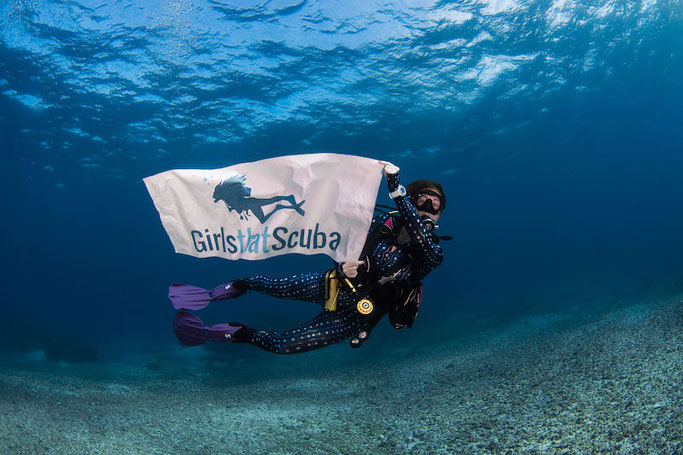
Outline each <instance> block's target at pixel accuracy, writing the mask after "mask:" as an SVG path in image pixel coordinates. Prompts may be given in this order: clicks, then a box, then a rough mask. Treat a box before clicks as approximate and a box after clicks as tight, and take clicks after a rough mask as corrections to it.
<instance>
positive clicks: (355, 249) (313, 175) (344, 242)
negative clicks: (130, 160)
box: [144, 153, 383, 262]
mask: <svg viewBox="0 0 683 455" xmlns="http://www.w3.org/2000/svg"><path fill="white" fill-rule="evenodd" d="M382 168H383V165H382V164H381V163H380V162H379V161H378V160H373V159H369V158H362V157H357V156H349V155H338V154H333V153H319V154H312V155H293V156H284V157H278V158H271V159H266V160H261V161H256V162H253V163H243V164H237V165H235V166H230V167H226V168H222V169H214V170H199V169H182V170H172V171H166V172H162V173H161V174H157V175H154V176H152V177H147V178H145V179H144V182H145V185H147V190H148V191H149V194H150V195H151V196H152V199H153V200H154V205H155V206H156V208H157V210H158V211H159V215H160V216H161V222H162V223H163V225H164V228H165V229H166V232H167V233H168V236H169V237H170V238H171V242H172V243H173V246H174V248H175V251H176V252H177V253H183V254H188V255H190V256H196V257H199V258H205V257H210V256H218V257H222V258H226V259H239V258H243V259H249V260H255V259H265V258H268V257H272V256H278V255H281V254H287V253H301V254H321V253H322V254H326V255H328V256H330V257H332V258H333V259H334V260H336V261H340V262H343V261H351V260H357V259H358V257H359V256H360V253H361V250H362V248H363V244H364V243H365V239H366V237H367V234H368V229H369V228H370V223H371V222H372V216H373V212H374V207H375V201H376V200H377V191H378V189H379V185H380V182H381V180H382Z"/></svg>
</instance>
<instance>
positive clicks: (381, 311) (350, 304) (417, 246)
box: [169, 162, 449, 354]
mask: <svg viewBox="0 0 683 455" xmlns="http://www.w3.org/2000/svg"><path fill="white" fill-rule="evenodd" d="M383 164H384V165H385V166H384V175H385V177H386V180H387V186H388V188H389V196H390V197H391V198H392V199H393V200H394V202H395V203H396V207H397V209H398V210H397V211H392V212H383V213H381V214H379V215H376V216H375V217H374V218H373V220H372V224H371V226H370V230H369V233H368V237H367V240H366V242H365V246H364V247H363V251H362V253H361V256H360V258H359V259H358V260H357V261H349V262H343V263H339V264H336V266H335V267H334V268H333V269H331V270H328V271H326V272H314V273H307V274H301V275H295V276H292V277H287V278H271V277H266V276H255V277H253V278H244V279H238V280H234V281H231V282H230V283H227V284H224V285H220V286H218V287H216V288H214V289H212V290H210V291H209V290H206V289H202V288H198V287H194V286H189V285H184V284H174V285H172V286H171V287H170V289H169V298H170V299H171V302H172V303H173V306H174V307H175V308H176V309H178V310H199V309H201V308H204V307H206V306H207V305H208V304H209V303H210V302H212V301H216V300H226V299H232V298H236V297H239V296H241V295H242V294H244V293H245V292H247V291H249V290H251V291H256V292H260V293H264V294H268V295H271V296H273V297H278V298H282V299H291V300H305V301H310V302H313V303H316V304H319V305H321V306H322V307H323V308H324V310H323V311H322V312H321V313H320V314H319V315H318V316H316V317H314V318H313V319H312V320H310V321H308V322H307V323H305V324H304V325H302V326H300V327H298V328H295V329H292V330H287V331H285V332H281V333H278V332H274V331H266V330H256V329H254V328H252V327H250V326H248V325H245V324H242V323H235V322H231V323H229V324H217V325H212V326H205V325H204V324H203V323H202V321H201V320H200V319H199V318H198V317H197V316H195V315H193V314H191V313H188V312H186V311H178V312H177V313H176V317H175V320H174V323H173V327H174V330H175V333H176V336H177V337H178V340H179V341H180V343H181V344H183V345H186V346H196V345H200V344H203V343H204V342H205V341H206V340H212V341H231V342H233V343H249V344H252V345H254V346H257V347H259V348H261V349H264V350H266V351H270V352H274V353H278V354H295V353H299V352H305V351H310V350H313V349H318V348H322V347H324V346H327V345H330V344H334V343H338V342H340V341H343V340H346V339H348V338H351V340H350V344H351V346H352V347H360V346H361V345H362V344H363V343H364V342H365V341H367V339H368V338H369V336H370V333H371V332H372V329H373V328H374V327H375V326H376V325H377V323H378V322H379V320H380V319H381V318H382V317H383V316H384V315H385V314H387V313H388V314H389V320H390V322H391V324H392V325H393V326H394V328H395V329H400V328H402V327H411V326H412V324H413V321H414V319H415V317H416V316H417V312H418V309H419V305H420V299H421V296H422V283H421V280H422V279H423V278H424V277H425V276H427V274H429V273H430V272H431V271H432V270H434V269H435V268H436V267H438V266H439V264H441V262H442V260H443V251H442V250H441V247H440V246H439V245H438V243H439V239H449V237H438V236H437V235H436V234H435V233H434V232H433V231H434V229H435V228H436V222H437V221H438V220H439V217H440V216H441V213H442V212H443V210H444V208H445V207H446V196H445V193H444V191H443V188H442V187H441V185H440V184H438V183H436V182H432V181H429V180H418V181H416V182H413V183H411V184H410V185H408V187H407V188H404V187H403V186H402V185H401V184H400V183H399V168H398V167H396V166H394V165H393V164H391V163H386V162H383Z"/></svg>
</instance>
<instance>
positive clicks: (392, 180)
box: [380, 161, 400, 193]
mask: <svg viewBox="0 0 683 455" xmlns="http://www.w3.org/2000/svg"><path fill="white" fill-rule="evenodd" d="M380 163H382V164H384V177H385V178H386V179H387V186H388V187H389V192H390V193H393V192H394V191H396V190H397V189H398V187H399V186H400V178H399V168H398V166H395V165H393V164H391V163H390V162H388V161H380Z"/></svg>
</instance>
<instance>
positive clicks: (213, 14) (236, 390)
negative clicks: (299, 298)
mask: <svg viewBox="0 0 683 455" xmlns="http://www.w3.org/2000/svg"><path fill="white" fill-rule="evenodd" d="M682 13H683V6H682V4H681V2H679V1H676V0H660V1H657V0H640V1H617V0H612V1H607V0H601V1H585V0H582V1H579V0H552V1H529V0H469V1H433V0H432V1H428V0H413V1H409V0H406V1H371V0H362V1H361V0H348V1H343V2H342V1H307V0H301V1H299V0H272V1H267V0H261V1H241V0H234V1H227V0H193V1H190V0H186V1H180V0H142V1H131V0H118V1H104V0H97V1H95V0H76V1H62V0H59V1H57V0H53V1H37V0H22V1H18V0H2V1H0V151H1V153H2V154H1V156H2V158H3V160H4V162H3V164H2V166H0V173H1V178H0V185H1V194H2V205H3V212H4V216H3V221H2V224H1V225H0V226H1V227H0V229H1V230H2V231H1V235H2V239H3V249H2V254H3V263H4V267H3V269H4V272H3V277H2V283H3V285H2V294H1V296H2V318H0V319H1V320H0V355H1V356H2V370H1V371H0V389H2V390H4V392H0V394H2V397H1V398H2V399H1V400H0V407H2V409H0V411H2V415H3V417H2V418H0V429H2V430H3V431H2V436H0V451H2V452H3V453H361V452H367V451H370V452H372V453H506V451H508V452H509V453H591V452H593V453H677V452H678V453H680V452H679V451H683V442H681V428H683V419H682V417H681V411H680V409H681V408H682V407H681V405H682V402H683V396H682V393H681V388H680V380H681V371H682V370H683V361H682V357H683V355H682V354H683V351H682V348H681V341H683V340H681V327H683V325H682V324H683V303H682V302H683V297H682V296H683V265H682V264H683V262H682V261H681V258H682V257H683V197H682V196H683V133H682V132H683V77H682V76H683V56H682V52H683V14H682ZM319 152H335V153H345V154H354V155H361V156H367V157H372V158H377V159H382V160H387V161H391V162H393V163H394V164H396V165H397V166H399V167H400V168H401V175H402V181H403V182H404V184H405V183H408V182H410V181H412V180H415V179H419V178H428V179H432V180H437V181H439V182H441V183H442V185H443V187H444V189H445V191H446V193H447V197H448V209H447V210H446V211H445V212H444V214H443V216H442V217H441V220H440V223H439V224H440V229H439V233H440V234H441V235H452V236H453V240H452V241H450V242H443V243H442V247H443V249H444V252H445V260H444V263H443V264H442V265H441V266H440V267H439V268H438V269H437V270H436V271H434V272H433V273H432V274H430V275H429V276H428V277H427V278H426V280H425V290H424V297H423V302H422V305H421V308H420V315H419V316H418V318H417V320H416V322H415V325H414V326H413V327H412V328H411V329H403V330H400V331H394V330H393V329H392V328H391V327H390V326H389V324H388V323H386V322H384V321H382V322H380V324H379V326H378V328H377V330H375V331H374V332H373V337H372V339H371V340H369V342H368V343H366V344H364V345H363V347H362V349H359V350H352V349H351V348H349V346H348V344H347V343H346V342H344V343H340V344H338V345H335V346H332V347H329V348H326V349H324V350H320V351H316V352H312V353H307V354H302V355H300V356H275V355H273V354H268V353H263V352H260V351H258V350H257V349H256V348H254V347H251V346H243V345H237V346H235V345H230V346H207V347H205V348H204V347H202V348H181V347H180V346H178V343H177V341H176V339H175V336H174V334H173V331H172V328H171V323H172V319H173V314H174V312H173V309H172V307H171V305H170V304H169V302H168V299H167V289H168V285H170V284H171V283H176V282H183V283H189V284H193V285H197V286H202V287H212V286H215V285H217V284H220V283H224V282H227V281H229V280H231V279H234V278H237V277H246V276H252V275H255V274H269V275H282V276H286V275H289V274H292V273H297V272H307V271H313V270H323V269H325V268H327V267H329V266H330V264H331V260H330V259H329V258H326V257H324V256H316V257H314V256H300V255H291V256H284V257H279V258H274V259H269V260H267V261H257V262H249V261H234V262H231V261H225V260H221V259H204V260H200V259H197V258H193V257H188V256H182V255H176V254H174V252H173V247H172V245H171V243H170V241H169V239H168V236H167V235H166V233H165V232H164V230H163V227H162V226H161V223H160V220H159V216H158V214H157V212H156V210H155V208H154V206H153V204H152V200H151V198H150V197H149V195H148V194H147V191H146V189H145V186H144V184H143V183H142V178H144V177H147V176H150V175H153V174H156V173H159V172H162V171H165V170H169V169H180V168H196V169H211V168H220V167H226V166H230V165H233V164H236V163H240V162H247V161H255V160H259V159H264V158H269V157H274V156H280V155H290V154H301V153H319ZM385 193H386V191H385V186H384V185H382V187H381V189H380V198H379V200H378V202H380V203H387V202H389V199H388V198H387V197H386V195H385ZM318 310H319V309H318V307H311V305H310V304H306V303H301V302H286V301H276V300H275V299H272V298H267V297H264V296H259V295H257V294H255V293H252V294H250V295H247V296H244V297H242V298H241V299H239V300H238V301H235V302H226V303H224V304H221V305H220V306H219V305H216V307H215V308H213V307H212V308H209V309H207V310H206V312H205V313H204V316H203V319H205V321H206V322H210V323H219V322H227V321H228V320H229V321H233V320H239V321H244V322H247V323H250V324H251V325H253V326H255V327H256V328H264V329H274V330H281V329H287V328H291V327H294V326H296V325H298V324H300V323H301V322H303V321H305V320H307V319H309V318H311V317H312V316H313V315H315V314H316V313H317V312H318ZM577 346H580V349H579V348H577ZM617 370H618V371H617ZM549 372H555V373H556V374H555V373H553V374H552V377H548V376H547V375H549V374H550V373H549ZM539 375H540V376H539ZM543 375H545V376H543ZM591 381H592V382H591ZM591 384H592V385H591ZM511 387H512V388H511ZM583 387H585V388H586V389H585V390H583V389H581V390H579V389H578V388H583ZM591 387H592V388H591ZM482 397H486V399H484V398H482ZM600 400H605V402H604V403H603V402H601V401H600ZM285 401H286V402H285ZM311 406H315V409H311ZM610 406H612V407H610ZM199 408H201V412H199V413H198V412H197V411H196V410H197V409H199ZM567 412H570V413H573V414H571V415H566V414H564V413H567ZM221 419H227V420H221ZM48 422H49V423H48ZM134 428H135V429H134ZM536 430H537V431H536Z"/></svg>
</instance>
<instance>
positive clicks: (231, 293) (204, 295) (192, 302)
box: [168, 283, 245, 310]
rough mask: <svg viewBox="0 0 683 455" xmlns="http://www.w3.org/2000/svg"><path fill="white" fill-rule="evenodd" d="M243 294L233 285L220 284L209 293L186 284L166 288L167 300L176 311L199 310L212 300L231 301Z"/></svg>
mask: <svg viewBox="0 0 683 455" xmlns="http://www.w3.org/2000/svg"><path fill="white" fill-rule="evenodd" d="M244 292H245V291H243V290H241V289H237V288H236V287H235V286H234V285H233V283H228V284H221V285H220V286H216V287H215V288H213V289H212V290H210V291H207V290H206V289H203V288H198V287H196V286H190V285H188V284H173V285H171V286H170V287H169V288H168V298H169V299H171V303H172V304H173V308H175V309H176V310H201V309H202V308H206V307H207V306H208V305H209V303H210V302H213V301H214V300H227V299H233V298H235V297H239V296H241V295H242V294H244Z"/></svg>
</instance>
